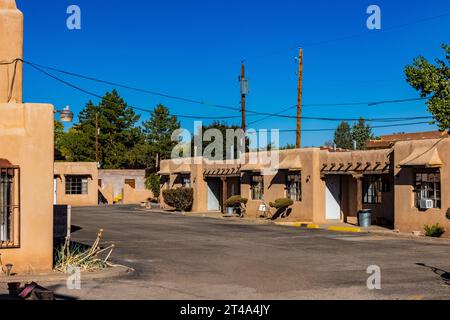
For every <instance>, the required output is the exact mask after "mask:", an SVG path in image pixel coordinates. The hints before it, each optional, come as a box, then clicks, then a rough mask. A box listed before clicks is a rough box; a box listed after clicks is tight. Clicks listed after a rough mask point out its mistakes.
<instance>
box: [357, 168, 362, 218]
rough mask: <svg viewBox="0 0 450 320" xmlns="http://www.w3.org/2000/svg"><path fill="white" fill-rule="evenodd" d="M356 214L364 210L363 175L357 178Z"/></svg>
mask: <svg viewBox="0 0 450 320" xmlns="http://www.w3.org/2000/svg"><path fill="white" fill-rule="evenodd" d="M355 179H356V212H358V211H359V210H362V208H363V190H362V175H360V176H356V177H355Z"/></svg>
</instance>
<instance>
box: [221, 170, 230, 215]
mask: <svg viewBox="0 0 450 320" xmlns="http://www.w3.org/2000/svg"><path fill="white" fill-rule="evenodd" d="M220 180H221V181H222V213H226V212H227V206H226V204H225V201H227V199H228V197H227V196H228V183H227V178H226V177H222V178H220Z"/></svg>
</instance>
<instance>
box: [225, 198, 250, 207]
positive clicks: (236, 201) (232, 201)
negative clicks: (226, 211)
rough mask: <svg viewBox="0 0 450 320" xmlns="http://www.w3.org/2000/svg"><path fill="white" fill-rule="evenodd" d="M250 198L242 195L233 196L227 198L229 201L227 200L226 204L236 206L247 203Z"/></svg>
mask: <svg viewBox="0 0 450 320" xmlns="http://www.w3.org/2000/svg"><path fill="white" fill-rule="evenodd" d="M247 202H248V199H247V198H243V197H241V196H231V197H229V198H228V199H227V201H225V205H226V206H227V207H236V206H238V205H239V204H241V203H242V204H244V205H245V204H247Z"/></svg>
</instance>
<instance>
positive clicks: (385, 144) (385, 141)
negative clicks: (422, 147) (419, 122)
mask: <svg viewBox="0 0 450 320" xmlns="http://www.w3.org/2000/svg"><path fill="white" fill-rule="evenodd" d="M447 135H448V133H447V132H445V131H444V132H442V131H427V132H414V133H399V134H391V135H385V136H381V137H380V139H378V140H369V141H368V142H367V149H369V150H373V149H389V148H392V146H393V145H394V143H396V142H398V141H411V140H426V139H440V138H442V137H445V136H447Z"/></svg>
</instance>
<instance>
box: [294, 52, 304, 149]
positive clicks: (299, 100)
mask: <svg viewBox="0 0 450 320" xmlns="http://www.w3.org/2000/svg"><path fill="white" fill-rule="evenodd" d="M302 95H303V49H302V48H300V53H299V55H298V92H297V135H296V138H297V142H296V145H295V146H296V148H298V149H299V148H301V147H302Z"/></svg>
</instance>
